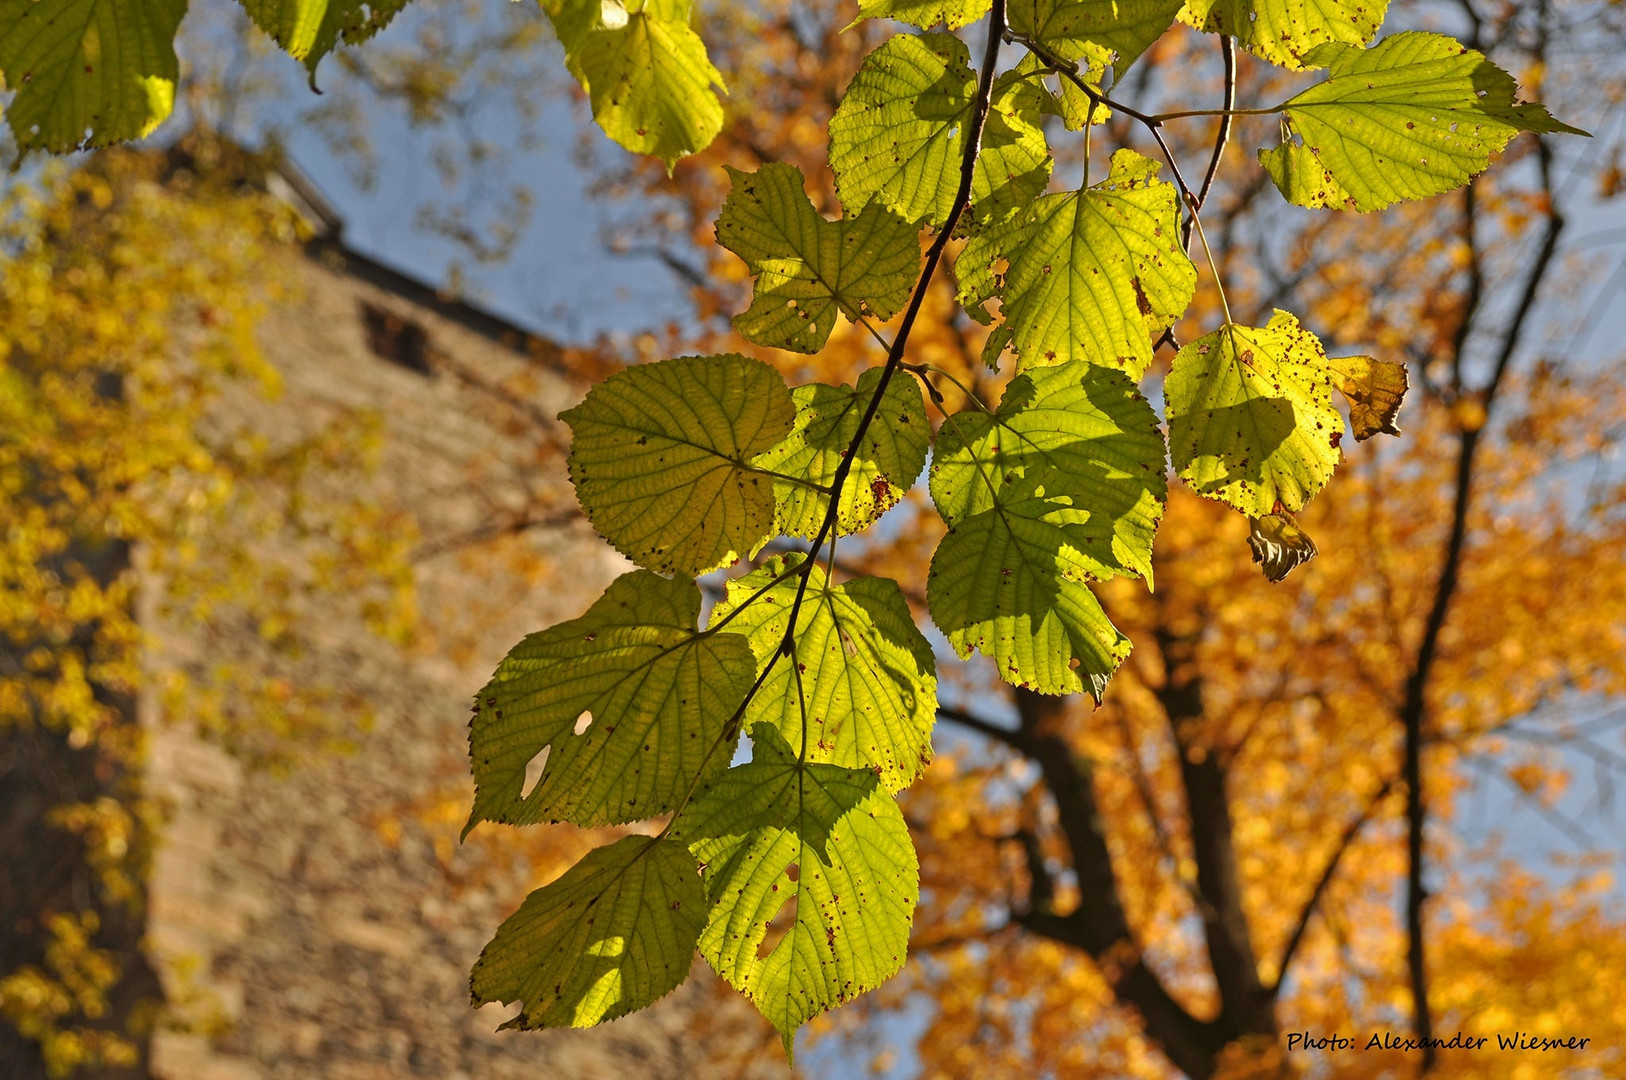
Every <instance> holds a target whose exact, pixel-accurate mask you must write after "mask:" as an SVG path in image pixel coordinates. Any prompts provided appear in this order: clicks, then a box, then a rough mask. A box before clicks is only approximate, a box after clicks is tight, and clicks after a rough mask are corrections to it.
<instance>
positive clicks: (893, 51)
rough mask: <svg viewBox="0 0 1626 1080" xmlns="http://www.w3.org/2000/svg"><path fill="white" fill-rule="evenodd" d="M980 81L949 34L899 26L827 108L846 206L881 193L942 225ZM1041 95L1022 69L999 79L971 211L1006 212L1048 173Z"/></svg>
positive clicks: (981, 214) (906, 212) (896, 206)
mask: <svg viewBox="0 0 1626 1080" xmlns="http://www.w3.org/2000/svg"><path fill="white" fill-rule="evenodd" d="M976 91H977V76H976V73H975V72H974V71H972V70H971V66H970V54H969V53H968V52H967V51H966V47H965V43H964V42H963V41H961V40H960V39H959V38H957V37H955V36H954V35H952V34H922V35H918V36H916V35H910V34H899V35H897V36H895V37H893V38H891V39H889V40H888V41H887V42H886V43H885V44H884V45H882V46H881V47H880V48H878V49H876V50H875V51H874V52H872V53H870V54H869V56H867V57H865V58H864V63H863V66H862V67H860V68H859V69H858V74H857V75H856V76H854V77H853V81H852V83H851V85H849V86H848V87H847V92H846V94H844V95H843V96H842V99H841V104H840V105H839V106H837V108H836V112H835V115H834V116H832V117H831V118H830V167H831V168H832V169H834V170H835V174H836V190H837V191H838V193H839V194H840V195H841V201H842V204H843V205H844V206H846V207H847V210H848V212H849V213H850V212H852V211H854V210H856V209H858V208H859V207H865V206H868V205H869V203H870V202H871V201H872V200H875V201H879V202H880V203H881V204H882V205H884V206H887V207H890V208H891V209H893V210H896V211H897V212H898V213H899V214H901V215H903V217H904V218H905V219H906V220H908V221H912V222H921V221H924V222H926V223H928V224H931V225H941V224H942V223H943V222H944V221H945V220H946V219H947V218H948V213H949V210H950V208H951V207H952V206H953V204H954V194H955V192H956V191H957V190H958V188H959V184H960V165H961V161H962V159H963V158H964V156H965V137H966V132H967V129H968V128H969V127H970V122H971V114H972V106H973V104H974V101H975V98H976ZM1044 95H1045V91H1044V89H1043V87H1041V86H1040V85H1039V84H1038V83H1037V82H1036V81H1035V80H1033V79H1030V78H1026V77H1024V76H1022V75H1021V74H1020V73H1018V72H1007V73H1006V74H1005V75H1002V76H1000V78H999V79H997V80H995V84H994V93H993V99H992V101H991V103H990V108H989V111H988V119H987V122H986V123H985V125H984V129H983V136H982V150H981V152H980V153H979V155H978V158H977V164H976V171H975V172H974V173H973V174H972V181H971V204H972V216H973V220H975V221H977V222H990V221H999V220H1003V219H1004V218H1005V217H1007V216H1009V215H1010V214H1011V213H1012V212H1013V211H1015V209H1016V208H1017V207H1019V206H1021V205H1023V204H1025V203H1027V202H1028V201H1030V200H1032V199H1033V198H1034V197H1035V196H1036V195H1038V194H1039V193H1040V192H1042V191H1043V190H1044V188H1045V185H1046V184H1047V183H1049V180H1050V150H1049V148H1048V147H1047V146H1046V145H1045V141H1044V131H1043V130H1042V129H1041V128H1040V126H1039V125H1040V121H1041V119H1042V117H1041V113H1042V106H1043V99H1044Z"/></svg>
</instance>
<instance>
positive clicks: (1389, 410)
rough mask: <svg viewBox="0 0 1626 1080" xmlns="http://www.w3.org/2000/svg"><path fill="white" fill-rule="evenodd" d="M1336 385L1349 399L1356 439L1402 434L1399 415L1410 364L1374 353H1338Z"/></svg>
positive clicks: (1334, 359)
mask: <svg viewBox="0 0 1626 1080" xmlns="http://www.w3.org/2000/svg"><path fill="white" fill-rule="evenodd" d="M1327 364H1328V365H1329V366H1330V367H1331V368H1332V372H1333V385H1334V386H1336V387H1338V391H1339V393H1341V394H1343V395H1344V397H1346V398H1348V399H1349V425H1350V428H1351V429H1352V430H1353V431H1354V433H1355V441H1356V442H1365V441H1366V440H1367V439H1370V438H1371V437H1372V436H1374V435H1378V434H1383V435H1399V434H1400V428H1399V427H1397V426H1396V425H1395V417H1396V416H1397V415H1398V414H1399V412H1400V402H1401V399H1402V398H1404V397H1405V396H1406V389H1407V386H1406V365H1404V364H1396V363H1393V362H1392V361H1388V360H1374V359H1373V358H1372V357H1370V356H1334V357H1332V358H1331V359H1329V360H1328V361H1327Z"/></svg>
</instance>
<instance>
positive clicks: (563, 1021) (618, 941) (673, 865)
mask: <svg viewBox="0 0 1626 1080" xmlns="http://www.w3.org/2000/svg"><path fill="white" fill-rule="evenodd" d="M705 920H706V894H705V890H704V887H703V886H702V885H701V882H700V867H699V865H698V864H697V863H696V862H695V859H694V856H693V855H691V854H690V853H689V849H688V848H687V847H686V846H685V845H684V844H682V843H680V842H679V841H677V840H672V839H656V838H654V837H648V836H626V837H623V838H621V839H620V840H617V841H616V842H615V843H613V844H609V845H607V846H605V847H601V848H597V849H595V850H593V851H591V852H589V853H588V854H587V855H586V856H585V857H583V858H582V860H581V861H580V862H578V863H577V864H576V865H575V866H572V867H571V868H570V869H569V870H567V871H565V873H564V876H563V877H561V878H560V879H559V880H558V881H555V882H554V883H553V884H551V885H545V886H543V887H542V888H540V889H538V890H536V891H535V892H533V893H531V895H530V896H527V897H526V898H525V902H524V903H523V904H521V905H520V908H519V910H518V911H516V912H514V914H512V915H510V916H509V917H508V918H507V919H506V920H504V922H503V924H502V926H501V927H499V928H498V930H497V936H496V937H494V938H492V939H491V942H490V944H488V945H487V946H486V947H485V949H484V951H482V952H481V953H480V959H479V960H478V961H476V962H475V965H474V971H473V972H472V974H471V975H470V976H469V989H470V991H471V992H472V993H473V996H474V1001H475V1003H476V1004H485V1003H487V1002H504V1003H507V1002H512V1001H518V1002H520V1003H521V1005H522V1008H521V1011H520V1013H519V1015H518V1016H516V1017H514V1019H512V1020H510V1021H508V1023H506V1024H504V1025H503V1026H504V1027H510V1028H546V1027H590V1026H592V1025H593V1024H597V1023H599V1022H601V1021H604V1020H613V1019H615V1018H616V1017H618V1016H624V1015H626V1014H627V1013H629V1012H632V1011H633V1010H635V1009H642V1008H643V1007H644V1006H646V1005H650V1004H653V1003H654V1002H656V1001H658V1000H659V999H660V998H662V997H664V996H665V995H666V994H668V993H670V992H671V991H672V990H673V989H675V988H676V987H677V986H678V985H679V984H680V983H682V982H683V980H684V979H685V978H687V977H688V974H689V963H690V961H691V960H692V958H693V956H694V947H695V943H696V942H697V941H698V940H699V938H700V929H701V927H702V926H704V925H705Z"/></svg>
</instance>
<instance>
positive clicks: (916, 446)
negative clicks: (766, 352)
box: [756, 368, 932, 540]
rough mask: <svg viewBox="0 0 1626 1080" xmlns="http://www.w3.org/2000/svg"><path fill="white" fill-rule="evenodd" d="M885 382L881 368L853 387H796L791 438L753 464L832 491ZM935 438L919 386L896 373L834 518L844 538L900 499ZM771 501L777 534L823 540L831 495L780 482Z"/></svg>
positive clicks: (856, 457)
mask: <svg viewBox="0 0 1626 1080" xmlns="http://www.w3.org/2000/svg"><path fill="white" fill-rule="evenodd" d="M880 381H881V369H880V368H870V369H869V370H868V371H866V372H864V374H863V375H861V376H859V379H858V386H857V388H856V389H854V388H853V387H850V386H827V385H825V384H823V383H809V384H807V385H805V386H798V387H797V388H796V389H795V390H793V391H791V397H792V398H793V399H794V400H795V402H796V420H795V423H794V425H793V426H792V428H791V432H790V434H789V435H788V436H786V438H785V440H784V441H783V442H781V443H780V444H779V445H778V446H775V447H774V448H773V449H772V450H769V451H768V452H767V453H765V454H763V455H762V456H761V457H759V458H757V459H756V465H757V466H758V467H759V468H763V469H769V470H771V471H773V472H775V473H779V474H781V475H786V476H793V477H798V478H801V479H803V480H806V481H808V482H811V483H813V484H818V485H820V486H822V487H825V488H828V487H829V486H830V485H831V483H833V482H834V480H835V472H836V468H837V466H838V465H840V464H841V462H842V461H843V460H845V459H846V457H847V451H848V448H849V447H851V446H852V441H853V436H854V435H855V434H856V433H857V431H858V423H859V421H860V420H862V419H863V416H864V411H865V409H866V408H867V407H868V406H869V402H870V399H871V398H872V397H873V396H874V394H875V388H876V386H877V385H878V384H879V383H880ZM931 435H932V431H931V423H930V421H929V420H928V419H927V418H926V404H925V402H924V401H923V400H922V398H921V394H920V386H919V384H917V383H916V382H915V380H914V378H913V377H912V376H909V375H905V374H902V373H897V374H895V375H894V376H893V378H892V380H891V382H889V383H887V387H886V393H885V394H883V395H882V397H881V403H880V406H879V407H878V408H877V410H876V412H875V419H874V420H873V421H871V423H870V426H869V428H868V430H867V431H866V432H865V434H864V441H863V443H862V444H860V445H859V446H858V448H857V450H856V452H855V453H854V454H853V464H852V466H851V467H850V470H849V472H848V474H847V482H846V484H845V485H843V487H842V491H841V509H840V511H839V512H838V513H837V515H836V528H837V529H838V530H839V531H840V532H842V533H854V532H857V531H859V530H860V529H863V528H864V527H866V526H867V525H869V524H870V523H871V522H873V521H875V520H876V519H877V518H879V517H880V516H881V515H882V514H884V513H886V511H887V510H888V509H890V508H891V507H892V506H893V505H895V504H896V503H897V501H898V500H899V499H901V498H903V496H904V493H905V492H907V491H908V490H909V486H910V485H911V484H913V483H914V482H915V478H916V477H918V476H919V475H920V470H921V469H922V468H923V467H924V466H925V464H926V448H927V447H928V446H929V445H930V444H931ZM774 498H775V500H776V501H777V503H778V519H777V522H776V524H775V526H774V528H775V530H776V531H777V532H780V533H783V534H785V535H788V536H804V537H806V538H807V539H809V540H811V539H813V538H814V537H815V536H817V535H818V531H819V528H820V527H821V526H822V525H823V524H824V516H825V513H826V512H827V511H828V510H829V507H830V497H829V496H828V495H827V494H825V493H824V492H823V491H820V490H817V489H816V488H813V487H809V486H807V484H801V483H794V482H790V481H786V480H776V481H775V483H774Z"/></svg>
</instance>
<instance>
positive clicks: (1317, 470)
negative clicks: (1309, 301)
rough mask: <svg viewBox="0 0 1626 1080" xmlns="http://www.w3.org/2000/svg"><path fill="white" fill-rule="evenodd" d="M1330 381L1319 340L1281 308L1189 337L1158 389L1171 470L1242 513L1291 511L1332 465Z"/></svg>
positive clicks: (1335, 419)
mask: <svg viewBox="0 0 1626 1080" xmlns="http://www.w3.org/2000/svg"><path fill="white" fill-rule="evenodd" d="M1333 377H1334V376H1333V371H1332V369H1331V367H1329V366H1328V363H1327V354H1326V353H1325V352H1324V351H1322V348H1321V342H1319V341H1317V340H1316V337H1315V335H1314V334H1312V333H1310V332H1309V331H1308V330H1306V329H1304V328H1303V327H1302V326H1300V325H1299V321H1298V320H1297V319H1295V318H1294V317H1293V316H1292V315H1290V314H1288V313H1287V312H1285V311H1277V312H1276V315H1275V317H1274V318H1272V319H1271V320H1270V324H1269V325H1268V326H1266V327H1264V328H1263V329H1254V328H1251V327H1246V326H1237V325H1236V324H1234V323H1226V324H1225V325H1224V326H1222V327H1221V328H1220V329H1218V330H1216V331H1215V332H1214V333H1212V334H1209V335H1208V336H1207V337H1202V338H1198V339H1197V340H1196V341H1193V342H1192V343H1190V344H1189V345H1187V346H1186V347H1185V348H1183V349H1181V350H1180V352H1179V354H1178V355H1177V356H1175V358H1174V366H1173V368H1172V369H1171V370H1170V371H1169V377H1168V378H1167V379H1166V380H1164V384H1163V393H1164V395H1165V397H1166V399H1167V409H1166V411H1167V414H1168V418H1169V450H1170V453H1171V455H1172V456H1173V458H1174V467H1175V470H1176V471H1177V472H1178V473H1179V474H1180V476H1181V477H1182V478H1183V479H1184V480H1185V481H1186V482H1187V483H1188V484H1190V485H1191V486H1192V488H1193V489H1195V490H1196V491H1197V493H1198V494H1200V495H1204V496H1207V497H1208V498H1210V499H1218V500H1220V501H1221V502H1224V503H1229V504H1230V505H1231V506H1234V507H1236V508H1237V509H1238V510H1240V511H1242V512H1243V513H1244V514H1247V515H1248V516H1249V517H1254V518H1262V517H1264V516H1266V515H1267V514H1271V513H1276V512H1278V510H1277V508H1278V506H1280V507H1285V508H1286V509H1287V510H1288V511H1290V512H1297V511H1298V510H1300V509H1302V508H1303V506H1304V504H1305V503H1306V502H1308V501H1309V500H1310V499H1311V498H1312V497H1314V495H1315V494H1316V492H1318V491H1320V490H1321V489H1322V488H1323V487H1324V486H1325V485H1326V483H1327V481H1328V480H1329V479H1330V478H1331V477H1332V470H1333V468H1334V466H1336V465H1337V464H1338V454H1339V451H1338V442H1339V439H1341V438H1342V437H1343V432H1344V422H1343V419H1342V418H1341V417H1340V416H1339V415H1338V410H1337V409H1335V408H1334V407H1333V404H1332V387H1333Z"/></svg>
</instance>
